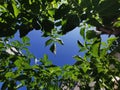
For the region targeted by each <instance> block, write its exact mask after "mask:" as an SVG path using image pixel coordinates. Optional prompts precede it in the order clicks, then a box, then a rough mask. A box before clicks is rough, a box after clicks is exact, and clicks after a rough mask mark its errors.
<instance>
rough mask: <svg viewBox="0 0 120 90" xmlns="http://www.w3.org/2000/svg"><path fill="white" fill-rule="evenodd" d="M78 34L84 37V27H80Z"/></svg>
mask: <svg viewBox="0 0 120 90" xmlns="http://www.w3.org/2000/svg"><path fill="white" fill-rule="evenodd" d="M80 35H81V36H82V37H83V39H85V28H81V29H80Z"/></svg>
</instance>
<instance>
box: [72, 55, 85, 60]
mask: <svg viewBox="0 0 120 90" xmlns="http://www.w3.org/2000/svg"><path fill="white" fill-rule="evenodd" d="M73 58H74V59H75V60H77V61H81V60H83V59H82V57H80V56H78V55H76V56H74V57H73Z"/></svg>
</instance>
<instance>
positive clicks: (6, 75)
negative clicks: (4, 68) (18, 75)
mask: <svg viewBox="0 0 120 90" xmlns="http://www.w3.org/2000/svg"><path fill="white" fill-rule="evenodd" d="M5 77H6V78H14V77H15V75H14V73H13V72H7V73H6V74H5Z"/></svg>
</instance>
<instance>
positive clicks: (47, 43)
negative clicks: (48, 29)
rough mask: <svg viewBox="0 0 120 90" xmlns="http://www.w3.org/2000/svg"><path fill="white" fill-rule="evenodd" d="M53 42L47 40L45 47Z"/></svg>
mask: <svg viewBox="0 0 120 90" xmlns="http://www.w3.org/2000/svg"><path fill="white" fill-rule="evenodd" d="M52 42H53V39H49V40H47V41H46V42H45V46H48V45H50V44H51V43H52Z"/></svg>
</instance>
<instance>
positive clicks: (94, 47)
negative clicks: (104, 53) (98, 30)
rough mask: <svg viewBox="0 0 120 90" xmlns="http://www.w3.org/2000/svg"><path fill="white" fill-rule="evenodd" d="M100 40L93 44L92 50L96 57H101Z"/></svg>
mask: <svg viewBox="0 0 120 90" xmlns="http://www.w3.org/2000/svg"><path fill="white" fill-rule="evenodd" d="M99 50H100V42H97V43H94V44H92V45H91V49H90V52H91V54H92V55H93V56H94V57H99Z"/></svg>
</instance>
